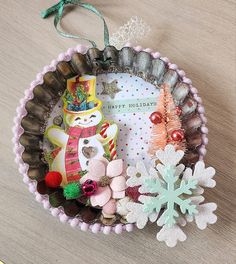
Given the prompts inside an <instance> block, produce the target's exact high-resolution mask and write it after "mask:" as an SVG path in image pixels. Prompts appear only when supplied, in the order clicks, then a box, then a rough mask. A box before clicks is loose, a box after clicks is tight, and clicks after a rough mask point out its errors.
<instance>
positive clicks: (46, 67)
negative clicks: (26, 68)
mask: <svg viewBox="0 0 236 264" xmlns="http://www.w3.org/2000/svg"><path fill="white" fill-rule="evenodd" d="M49 71H51V68H50V66H48V65H46V66H45V67H44V68H43V73H47V72H49Z"/></svg>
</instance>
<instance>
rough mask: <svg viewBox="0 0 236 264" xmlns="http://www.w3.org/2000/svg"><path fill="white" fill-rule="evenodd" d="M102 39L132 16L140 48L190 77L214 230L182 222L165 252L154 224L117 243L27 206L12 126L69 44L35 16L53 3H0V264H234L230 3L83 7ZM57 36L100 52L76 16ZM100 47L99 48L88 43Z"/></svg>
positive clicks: (234, 89)
mask: <svg viewBox="0 0 236 264" xmlns="http://www.w3.org/2000/svg"><path fill="white" fill-rule="evenodd" d="M90 2H93V3H94V5H95V6H96V7H97V8H98V9H99V10H100V11H102V13H103V14H104V16H105V17H106V19H107V22H108V25H109V28H110V31H111V32H115V31H116V30H117V29H118V28H119V26H120V25H122V24H123V23H124V22H126V21H127V20H128V19H129V18H130V17H131V16H133V15H138V16H140V17H142V18H143V19H144V20H145V21H146V22H147V23H149V24H150V25H151V27H152V35H151V36H150V37H149V38H147V39H145V40H143V41H142V42H141V45H142V46H144V47H150V48H153V49H154V50H158V51H160V52H161V54H162V55H163V56H167V57H169V58H170V59H171V61H172V62H174V63H176V64H178V65H179V67H181V68H183V69H184V70H185V71H186V73H187V76H188V77H189V78H191V79H192V81H193V84H194V86H195V87H197V88H198V89H199V92H200V95H201V96H202V98H203V102H204V105H205V108H206V113H207V117H208V127H209V130H210V133H209V139H210V141H209V145H208V155H207V158H206V162H207V163H208V164H211V165H212V166H214V167H215V168H216V170H217V177H216V180H217V187H216V188H215V189H214V190H208V191H207V193H206V198H207V200H208V201H215V202H216V203H217V204H218V210H217V215H218V222H217V223H216V224H215V225H212V226H210V227H209V228H207V229H206V230H205V231H200V230H197V228H196V226H195V225H194V224H189V225H188V226H187V227H186V228H185V231H186V233H187V234H188V239H187V241H186V242H184V243H179V244H178V245H177V247H176V248H174V249H169V248H167V247H166V246H165V244H163V243H158V242H157V241H156V240H155V230H156V225H155V224H153V225H151V226H149V227H147V228H145V229H144V230H141V231H139V230H135V231H134V232H132V233H124V234H122V235H109V236H105V235H103V234H99V235H94V234H92V233H89V232H88V233H84V232H82V231H80V230H77V229H72V228H71V227H70V226H69V225H67V224H65V225H64V224H61V223H60V222H59V221H58V220H57V219H55V218H53V217H52V216H51V215H50V214H49V212H47V211H45V210H44V209H43V208H42V206H41V205H39V204H38V203H37V202H36V201H34V200H33V196H32V195H31V194H30V193H29V192H28V190H27V188H26V186H25V185H24V184H23V183H22V179H21V177H20V175H19V173H18V171H17V167H16V165H15V164H14V162H13V160H14V157H13V154H12V143H11V137H12V132H11V127H12V120H13V117H14V115H15V108H16V107H17V105H18V102H19V99H20V98H21V97H22V96H23V95H24V90H25V89H26V88H28V86H29V83H30V82H31V81H32V80H33V79H34V78H35V76H36V74H37V73H38V72H39V71H41V69H42V68H43V66H44V65H47V64H48V63H49V62H50V61H51V60H52V59H54V58H55V57H57V55H58V54H59V53H60V52H63V51H65V50H67V49H68V48H69V47H72V46H75V45H76V44H77V43H78V42H77V41H76V40H70V39H64V38H62V37H60V36H59V35H57V34H56V32H55V30H54V28H53V20H52V18H49V19H47V20H43V19H41V18H40V16H39V12H40V11H41V10H43V9H45V8H46V7H49V6H50V5H52V4H54V3H55V1H53V0H41V1H39V0H37V1H35V0H34V1H16V0H15V1H14V0H8V1H3V0H0V11H1V15H0V34H1V35H0V53H1V55H0V59H1V63H0V79H1V82H0V90H1V93H0V111H1V112H0V113H1V121H0V166H1V167H0V168H1V171H0V260H2V261H4V262H5V263H6V264H28V263H33V264H44V263H45V264H46V263H47V264H48V263H49V264H51V263H52V264H54V263H58V264H59V263H60V264H62V263H63V264H64V263H70V264H77V263H81V264H84V263H86V264H92V263H103V264H105V263H112V264H118V263H127V264H136V263H137V264H139V263H151V264H152V263H153V264H154V263H155V264H156V263H171V264H172V263H174V264H175V263H176V264H178V263H181V264H184V263H193V264H194V263H208V264H211V263H214V264H216V263H227V264H228V263H236V252H235V248H236V247H235V246H236V243H235V242H236V241H235V237H236V223H235V222H236V221H235V220H236V217H235V215H236V210H235V208H236V205H235V204H236V203H235V202H236V199H235V188H236V183H235V178H236V114H235V113H236V48H235V47H236V46H235V44H236V15H235V14H236V2H235V1H234V0H228V1H227V0H191V1H190V0H166V1H161V0H149V1H148V0H143V1H138V0H126V1H125V0H110V1H102V0H97V1H90ZM63 27H64V29H69V28H70V30H71V32H73V33H78V32H80V33H82V34H85V35H87V36H90V38H92V39H94V40H95V41H97V42H98V43H99V44H100V46H102V41H101V40H102V30H100V28H102V24H101V23H100V21H99V20H97V18H94V17H93V16H92V15H91V14H88V13H87V12H86V11H83V10H81V9H79V8H77V9H75V10H73V11H72V12H71V13H70V14H69V15H66V16H65V19H64V20H63ZM98 40H100V41H98Z"/></svg>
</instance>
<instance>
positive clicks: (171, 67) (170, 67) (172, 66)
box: [169, 63, 178, 70]
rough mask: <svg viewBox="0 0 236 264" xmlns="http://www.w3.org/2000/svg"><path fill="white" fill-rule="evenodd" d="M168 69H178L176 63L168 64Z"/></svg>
mask: <svg viewBox="0 0 236 264" xmlns="http://www.w3.org/2000/svg"><path fill="white" fill-rule="evenodd" d="M169 69H171V70H177V69H178V66H177V65H176V64H172V63H171V64H170V65H169Z"/></svg>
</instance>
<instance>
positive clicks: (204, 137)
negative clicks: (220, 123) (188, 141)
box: [202, 135, 208, 145]
mask: <svg viewBox="0 0 236 264" xmlns="http://www.w3.org/2000/svg"><path fill="white" fill-rule="evenodd" d="M202 142H203V144H204V145H207V144H208V138H207V136H206V135H203V136H202Z"/></svg>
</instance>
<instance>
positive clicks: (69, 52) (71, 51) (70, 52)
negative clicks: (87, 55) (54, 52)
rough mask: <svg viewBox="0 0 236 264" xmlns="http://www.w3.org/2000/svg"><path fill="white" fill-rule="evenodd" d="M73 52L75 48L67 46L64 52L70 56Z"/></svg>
mask: <svg viewBox="0 0 236 264" xmlns="http://www.w3.org/2000/svg"><path fill="white" fill-rule="evenodd" d="M74 53H75V49H74V48H69V49H68V50H67V52H66V55H69V56H70V57H71V56H72V55H73V54H74Z"/></svg>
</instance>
